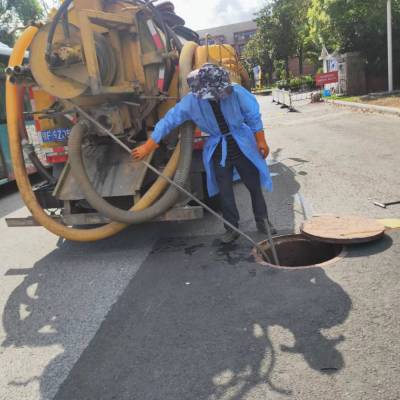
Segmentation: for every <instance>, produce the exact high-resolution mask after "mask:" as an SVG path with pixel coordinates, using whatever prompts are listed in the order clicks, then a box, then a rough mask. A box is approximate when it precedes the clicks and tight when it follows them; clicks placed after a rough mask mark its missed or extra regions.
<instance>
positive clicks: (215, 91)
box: [187, 63, 231, 100]
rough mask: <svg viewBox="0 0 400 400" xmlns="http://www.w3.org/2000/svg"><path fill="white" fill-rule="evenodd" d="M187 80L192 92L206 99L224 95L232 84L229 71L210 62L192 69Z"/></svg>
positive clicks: (218, 97) (214, 98)
mask: <svg viewBox="0 0 400 400" xmlns="http://www.w3.org/2000/svg"><path fill="white" fill-rule="evenodd" d="M187 82H188V85H189V87H190V89H191V91H192V93H193V94H194V95H195V96H198V97H200V98H201V99H205V100H216V99H220V98H222V97H224V95H225V93H226V92H227V90H226V89H227V88H229V87H230V86H231V80H230V77H229V73H228V71H227V70H226V69H224V68H222V67H219V66H218V65H215V64H209V63H208V64H204V65H203V66H202V67H201V68H199V69H196V70H194V71H192V72H191V73H190V74H189V75H188V77H187Z"/></svg>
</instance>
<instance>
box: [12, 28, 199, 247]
mask: <svg viewBox="0 0 400 400" xmlns="http://www.w3.org/2000/svg"><path fill="white" fill-rule="evenodd" d="M37 31H38V28H36V27H33V26H31V27H29V28H27V29H26V30H25V31H24V32H23V33H22V35H21V36H20V37H19V39H18V40H17V42H16V44H15V46H14V49H13V52H12V54H11V56H10V60H9V64H8V65H9V66H10V67H14V66H15V65H21V64H22V63H23V59H24V55H25V52H26V51H27V50H28V48H29V45H30V43H31V42H32V39H33V37H34V36H35V35H36V33H37ZM186 47H187V48H186V49H185V51H184V52H182V55H181V59H180V63H181V65H182V66H183V67H184V68H183V71H185V72H186V71H187V69H188V68H189V66H190V68H191V66H192V60H193V54H194V51H195V48H196V47H197V45H196V44H195V43H193V42H191V43H190V42H189V43H187V46H186ZM181 79H182V76H181ZM181 93H182V92H181ZM6 107H7V128H8V137H9V142H10V152H11V159H12V164H13V168H14V174H15V179H16V182H17V185H18V189H19V191H20V194H21V197H22V199H23V201H24V203H25V204H26V206H27V207H28V209H29V211H30V212H31V213H32V216H33V218H34V219H35V220H36V221H37V222H38V223H39V224H40V225H42V226H43V227H45V228H46V229H47V230H49V231H50V232H52V233H54V234H55V235H57V236H61V237H63V238H65V239H67V240H72V241H77V242H93V241H97V240H102V239H106V238H108V237H111V236H113V235H115V234H117V233H119V232H121V231H122V230H123V229H124V228H126V227H127V225H126V224H122V223H116V222H111V223H110V224H107V225H104V226H101V227H98V228H91V229H76V228H70V227H68V226H65V225H63V224H61V223H59V222H57V221H55V220H54V219H52V218H51V217H50V216H49V215H47V214H46V212H45V211H44V210H43V209H42V207H41V206H40V204H39V203H38V201H37V200H36V197H35V194H34V193H33V191H32V186H31V184H30V181H29V178H28V174H27V171H26V167H25V161H24V158H23V153H22V148H21V139H20V132H19V119H20V118H22V110H21V108H20V103H19V101H18V92H17V86H15V85H13V84H12V83H11V82H9V80H7V83H6ZM179 157H180V146H179V145H178V146H177V147H176V149H175V151H174V153H173V155H172V157H171V158H170V160H169V162H168V164H167V166H166V168H165V170H164V174H165V175H167V176H168V177H170V178H171V177H172V176H173V175H174V174H175V171H176V168H177V165H178V161H179ZM167 185H168V183H167V182H166V181H165V180H164V179H162V178H159V179H157V180H156V182H155V183H154V184H153V186H152V187H151V188H150V189H149V191H148V192H147V193H146V194H145V195H144V196H143V197H142V198H141V200H140V201H139V202H138V203H137V204H135V206H134V207H133V208H132V211H139V210H143V209H145V208H147V207H149V206H150V205H151V204H153V203H154V201H155V200H156V199H157V198H158V197H159V196H160V194H161V193H163V191H164V190H165V188H166V187H167Z"/></svg>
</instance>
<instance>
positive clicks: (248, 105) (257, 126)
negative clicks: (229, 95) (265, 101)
mask: <svg viewBox="0 0 400 400" xmlns="http://www.w3.org/2000/svg"><path fill="white" fill-rule="evenodd" d="M234 90H235V92H236V95H237V99H238V101H239V105H240V109H241V110H242V113H243V117H244V120H245V122H246V124H247V125H248V126H249V127H250V129H251V130H252V131H253V133H256V132H259V131H262V130H263V123H262V120H261V113H260V105H259V104H258V101H257V99H256V97H255V96H254V95H253V94H252V93H250V92H249V91H248V90H246V89H245V88H244V87H242V86H240V85H235V88H234Z"/></svg>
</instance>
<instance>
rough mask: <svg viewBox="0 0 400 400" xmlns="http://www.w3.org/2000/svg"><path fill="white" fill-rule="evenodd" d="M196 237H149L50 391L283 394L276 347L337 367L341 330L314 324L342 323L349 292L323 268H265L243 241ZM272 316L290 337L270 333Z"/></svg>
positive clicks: (159, 395)
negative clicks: (138, 261) (329, 332)
mask: <svg viewBox="0 0 400 400" xmlns="http://www.w3.org/2000/svg"><path fill="white" fill-rule="evenodd" d="M205 240H207V238H204V237H202V238H197V239H192V240H185V239H170V240H169V241H168V242H160V243H159V244H158V245H157V246H156V247H155V249H156V250H155V251H154V252H153V254H152V255H151V256H150V257H149V258H148V259H147V261H146V262H145V263H144V264H143V266H142V268H141V269H140V271H139V272H138V274H137V275H136V277H135V279H133V280H132V281H131V282H130V284H129V286H128V287H127V289H126V290H125V292H124V294H123V295H122V296H121V297H120V299H119V300H118V302H117V303H116V304H115V305H114V306H113V308H112V310H111V312H110V313H109V315H108V316H107V319H106V320H105V321H104V323H103V324H102V326H101V327H100V329H99V331H98V332H97V334H96V336H95V337H94V339H93V340H92V342H91V343H90V345H89V346H88V348H87V349H86V350H85V351H84V353H83V355H82V356H81V358H80V360H79V361H78V363H77V364H75V366H74V368H73V370H72V371H71V373H70V375H69V377H68V379H67V380H66V381H65V382H64V384H63V385H62V387H61V388H60V390H59V392H58V395H57V396H56V399H58V400H61V399H68V400H70V399H75V400H78V399H97V400H100V399H119V400H122V399H140V400H147V399H163V400H176V399H199V400H200V399H204V400H205V399H214V400H218V399H224V398H229V399H235V400H239V399H243V398H245V395H246V394H248V393H249V392H250V391H251V390H253V389H255V388H256V387H257V386H258V385H264V386H265V387H264V390H269V391H274V392H278V393H281V394H283V395H288V396H289V395H290V394H291V389H290V388H287V387H280V385H279V384H275V383H274V365H275V363H276V361H277V354H282V352H289V353H296V354H300V355H301V356H302V357H303V359H304V360H305V362H306V363H307V364H308V366H309V367H310V368H312V369H314V370H316V371H318V372H319V373H321V374H330V373H334V372H337V371H339V370H340V369H342V368H343V366H344V359H343V355H342V354H341V353H340V352H339V351H338V350H337V348H336V345H337V343H338V342H340V341H342V340H344V338H343V337H338V338H334V339H328V338H327V337H325V336H324V335H323V334H322V333H321V330H322V329H328V328H332V327H334V326H336V325H339V324H341V323H343V322H344V321H345V320H346V318H347V316H348V314H349V311H350V308H351V300H350V298H349V296H348V295H347V294H346V293H345V292H344V291H343V289H342V288H341V287H340V286H339V285H338V284H337V283H335V282H334V281H332V280H331V279H330V278H329V277H328V276H327V275H326V274H325V272H324V271H323V270H322V269H310V270H306V271H299V272H294V271H289V272H288V271H282V270H276V269H266V268H264V267H261V266H258V265H257V264H254V263H252V262H251V260H250V259H249V248H246V246H245V245H243V244H241V245H240V246H238V247H237V248H236V249H233V250H231V251H230V252H229V255H227V254H226V252H224V251H221V249H220V248H219V247H209V246H208V245H207V243H206V242H205ZM188 249H189V250H188ZM275 326H279V327H282V328H284V329H287V330H288V331H290V332H291V334H292V335H293V338H294V340H293V345H291V346H287V345H285V344H282V347H280V343H272V341H271V338H270V336H269V331H270V329H271V328H272V327H275ZM286 367H287V368H288V371H289V370H290V368H291V367H290V366H286ZM281 368H282V367H281ZM225 396H227V397H225Z"/></svg>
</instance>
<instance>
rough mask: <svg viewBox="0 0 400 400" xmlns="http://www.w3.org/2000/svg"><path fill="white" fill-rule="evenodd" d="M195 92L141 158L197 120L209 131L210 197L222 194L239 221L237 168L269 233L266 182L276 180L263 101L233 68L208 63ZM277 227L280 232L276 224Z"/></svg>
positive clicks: (261, 227) (230, 236) (193, 78)
mask: <svg viewBox="0 0 400 400" xmlns="http://www.w3.org/2000/svg"><path fill="white" fill-rule="evenodd" d="M187 81H188V84H189V87H190V89H191V92H190V93H188V94H187V95H186V96H185V97H183V98H182V99H181V101H180V102H179V103H177V104H176V106H175V107H173V108H172V109H170V110H169V111H168V113H167V114H166V115H165V116H164V118H162V119H161V120H160V121H159V122H158V123H157V124H156V126H155V129H154V131H153V133H152V135H151V137H150V138H149V139H148V140H147V142H146V143H145V144H143V145H141V146H138V147H136V148H135V149H134V150H133V151H132V155H133V157H134V158H135V159H139V160H140V159H143V158H145V157H146V156H147V155H149V154H150V153H151V152H152V151H154V150H155V149H156V148H157V147H158V143H160V141H161V140H162V139H163V138H164V137H165V136H167V135H168V134H169V133H170V132H172V131H173V130H174V129H175V128H176V127H178V126H179V125H181V124H182V123H184V122H185V121H188V120H192V121H193V122H194V123H195V124H196V125H197V126H198V127H199V128H200V129H201V130H202V131H203V132H206V133H208V134H209V135H210V136H209V137H208V139H207V141H206V143H205V146H204V150H203V162H204V167H205V171H206V174H207V189H208V193H209V195H210V196H215V195H216V194H218V193H219V194H220V204H221V209H222V215H223V217H224V218H225V219H226V220H227V221H228V222H230V223H231V224H232V225H234V226H236V227H238V226H239V212H238V209H237V206H236V202H235V196H234V192H233V173H234V168H236V170H237V172H238V173H239V175H240V177H241V179H242V181H243V183H244V185H245V186H246V187H247V189H248V190H249V192H250V195H251V201H252V206H253V212H254V217H255V221H256V225H257V229H258V231H260V232H262V233H267V230H266V225H265V224H266V222H267V223H269V224H270V222H269V220H268V213H267V206H266V203H265V199H264V196H263V193H262V189H261V187H264V188H265V189H266V190H268V191H272V181H271V177H270V174H269V170H268V166H267V163H266V161H265V159H266V158H267V156H268V154H269V147H268V145H267V142H266V140H265V135H264V131H263V123H262V121H261V114H260V108H259V105H258V102H257V100H256V98H255V96H253V95H252V94H251V93H250V92H248V91H247V90H246V89H245V88H243V87H242V86H240V85H238V84H234V83H231V81H230V77H229V73H228V72H227V71H226V70H225V69H223V68H221V67H219V66H217V65H214V64H209V63H208V64H204V65H203V66H202V67H201V68H200V69H198V70H195V71H192V72H191V73H190V74H189V76H188V77H187ZM225 228H226V232H225V234H224V235H223V236H222V238H221V241H222V242H223V243H231V242H233V241H235V240H236V239H237V238H238V237H239V235H238V233H236V232H235V231H233V230H232V229H229V227H225ZM272 232H273V233H276V231H275V229H274V228H273V227H272Z"/></svg>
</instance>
